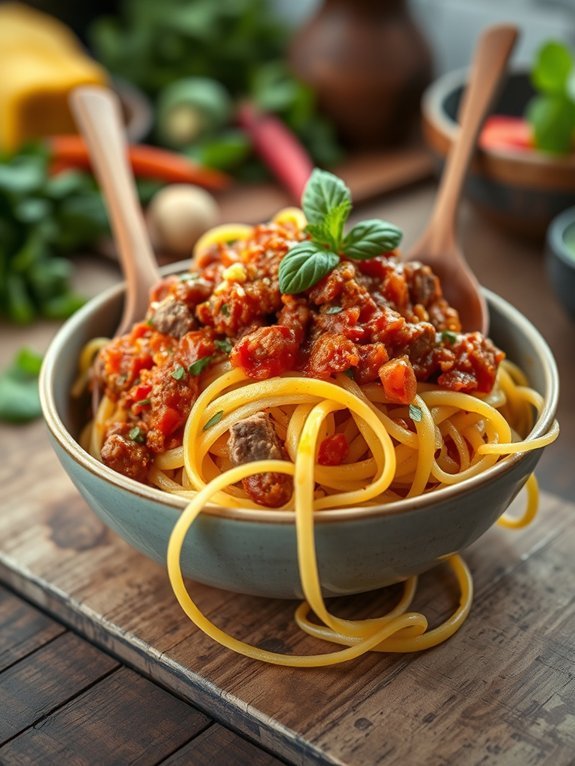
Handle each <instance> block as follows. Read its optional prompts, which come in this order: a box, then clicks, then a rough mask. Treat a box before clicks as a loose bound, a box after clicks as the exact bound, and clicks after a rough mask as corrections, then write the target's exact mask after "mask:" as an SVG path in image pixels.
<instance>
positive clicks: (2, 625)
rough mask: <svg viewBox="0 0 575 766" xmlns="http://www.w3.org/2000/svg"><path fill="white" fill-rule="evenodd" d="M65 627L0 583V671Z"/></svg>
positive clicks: (51, 638)
mask: <svg viewBox="0 0 575 766" xmlns="http://www.w3.org/2000/svg"><path fill="white" fill-rule="evenodd" d="M65 630H66V628H65V627H64V626H63V625H60V624H58V623H57V622H54V620H52V619H51V618H50V617H48V615H47V614H44V613H43V612H40V611H38V609H36V608H35V607H33V606H32V605H31V604H28V603H26V602H25V601H23V600H22V599H21V598H18V597H17V596H15V595H14V594H13V593H10V591H8V590H7V589H6V588H3V587H1V586H0V673H1V672H2V671H3V670H4V669H5V668H7V667H9V666H10V665H12V664H14V663H15V662H17V661H18V660H20V659H22V657H26V655H28V654H30V653H31V652H34V651H36V649H38V648H39V647H41V646H43V645H44V644H46V643H47V642H49V641H52V640H53V639H54V638H56V636H58V635H60V634H61V633H64V631H65Z"/></svg>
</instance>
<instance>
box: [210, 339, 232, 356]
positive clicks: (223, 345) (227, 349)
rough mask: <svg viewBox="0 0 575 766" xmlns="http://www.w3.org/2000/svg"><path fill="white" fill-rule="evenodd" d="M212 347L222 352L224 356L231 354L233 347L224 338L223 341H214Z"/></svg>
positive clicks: (228, 340) (229, 341)
mask: <svg viewBox="0 0 575 766" xmlns="http://www.w3.org/2000/svg"><path fill="white" fill-rule="evenodd" d="M214 346H215V347H216V348H217V349H218V350H219V351H223V352H224V354H231V352H232V349H233V345H232V342H231V340H230V339H229V338H224V339H223V340H219V339H216V340H215V341H214Z"/></svg>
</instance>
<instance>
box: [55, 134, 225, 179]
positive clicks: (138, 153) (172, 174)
mask: <svg viewBox="0 0 575 766" xmlns="http://www.w3.org/2000/svg"><path fill="white" fill-rule="evenodd" d="M47 142H48V146H49V148H50V151H51V155H52V166H51V171H52V173H57V172H60V171H62V170H64V169H67V170H69V169H72V168H76V169H80V170H91V167H92V165H91V161H90V154H89V152H88V148H87V146H86V144H85V143H84V139H83V138H82V137H81V136H76V135H61V136H52V137H51V138H48V139H47ZM128 157H129V159H130V163H131V165H132V169H133V171H134V174H135V175H136V176H137V177H138V178H153V179H155V180H157V181H165V182H166V183H187V184H197V185H198V186H205V187H206V188H207V189H214V190H217V189H225V188H226V187H228V186H229V185H230V184H231V182H232V179H231V177H230V176H228V175H227V174H226V173H222V172H221V171H219V170H213V169H211V168H206V167H202V166H201V165H198V164H197V163H195V162H192V161H191V160H189V159H188V158H187V157H183V156H182V155H180V154H175V153H174V152H169V151H166V150H165V149H158V148H157V147H155V146H147V145H146V144H134V145H131V146H129V147H128Z"/></svg>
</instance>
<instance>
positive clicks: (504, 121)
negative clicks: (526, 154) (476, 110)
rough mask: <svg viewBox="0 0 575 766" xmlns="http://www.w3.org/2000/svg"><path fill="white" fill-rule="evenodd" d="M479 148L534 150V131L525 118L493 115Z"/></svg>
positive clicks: (483, 132)
mask: <svg viewBox="0 0 575 766" xmlns="http://www.w3.org/2000/svg"><path fill="white" fill-rule="evenodd" d="M479 146H480V147H481V148H482V149H485V150H489V149H523V150H525V149H533V146H534V141H533V131H532V130H531V126H530V125H529V123H528V122H527V121H526V120H524V119H523V117H509V116H507V115H502V114H493V115H491V116H490V117H488V118H487V120H486V121H485V125H484V126H483V130H482V131H481V135H480V137H479Z"/></svg>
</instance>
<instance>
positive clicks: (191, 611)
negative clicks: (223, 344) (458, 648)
mask: <svg viewBox="0 0 575 766" xmlns="http://www.w3.org/2000/svg"><path fill="white" fill-rule="evenodd" d="M276 222H279V223H282V222H284V223H285V222H288V223H289V225H293V226H297V227H299V228H300V229H301V228H303V226H304V225H305V219H303V220H302V214H301V211H299V210H298V209H296V208H293V209H289V210H287V211H284V212H283V213H281V214H280V215H279V216H278V217H277V218H276ZM250 231H251V227H243V226H237V227H236V226H232V227H229V226H226V227H222V228H220V229H218V230H214V231H212V232H208V234H207V235H205V237H204V238H203V239H202V241H201V242H200V243H199V250H200V251H201V250H202V249H204V248H209V247H213V246H214V245H217V244H218V243H224V242H226V241H228V240H229V239H230V238H231V237H233V238H235V239H236V240H238V241H240V242H243V241H245V240H248V238H249V236H250ZM104 343H105V341H102V340H101V339H98V340H96V341H93V342H91V343H90V344H89V345H88V346H87V347H86V348H85V349H84V351H83V353H82V357H81V359H80V375H79V379H78V383H77V384H76V386H75V391H76V392H77V391H78V390H79V389H80V388H82V387H83V386H84V385H85V383H86V380H87V379H88V377H89V370H90V367H91V365H92V362H93V359H94V355H95V354H96V353H97V352H98V351H99V349H100V348H102V346H103V344H104ZM542 406H543V400H542V397H541V396H540V395H539V394H538V393H537V392H535V391H534V390H532V389H531V388H529V387H528V385H527V381H526V379H525V376H524V375H523V373H522V372H521V371H520V370H519V369H518V368H517V367H516V366H515V365H514V364H512V363H511V362H509V361H503V362H502V363H501V364H500V366H499V369H498V372H497V378H496V382H495V385H494V387H493V389H492V390H491V391H490V392H489V393H477V392H474V393H462V392H461V391H454V390H443V389H441V388H439V387H438V386H437V385H436V384H433V383H429V382H420V383H419V384H418V385H417V391H416V393H415V396H414V398H413V400H412V402H411V403H410V404H409V406H408V405H406V404H404V403H397V402H394V401H391V400H390V399H389V396H387V395H386V393H385V391H384V390H383V388H382V386H381V385H379V384H378V383H374V382H368V383H364V384H359V383H358V382H356V381H355V380H353V379H351V378H350V377H348V376H347V375H345V374H342V373H339V374H337V375H334V376H333V377H332V378H331V379H329V380H327V379H323V380H322V379H319V378H314V377H307V376H304V375H302V374H301V373H298V372H295V371H289V370H288V371H285V372H283V373H282V374H279V375H275V376H272V377H269V378H268V379H263V380H254V379H252V378H250V377H249V376H248V375H247V374H246V372H245V371H244V370H243V369H241V368H239V367H234V366H232V365H231V364H230V362H228V361H225V360H222V361H218V362H217V363H216V364H213V365H211V366H210V367H209V368H207V369H206V370H205V372H203V373H202V384H201V387H200V390H199V394H198V396H197V398H196V399H195V402H194V403H193V405H192V407H191V410H190V412H189V415H188V417H187V420H186V424H185V429H184V431H183V441H182V444H181V445H177V446H175V447H173V448H170V449H167V450H165V451H163V452H160V453H159V454H157V455H156V456H155V459H154V461H153V464H152V466H151V469H150V471H149V476H148V481H149V483H151V484H152V485H154V486H156V487H158V488H159V489H161V490H163V491H165V492H169V493H174V494H177V495H179V496H181V497H184V498H186V499H188V500H189V504H188V505H187V507H186V509H185V510H184V511H183V513H182V514H181V516H180V518H179V519H178V522H177V523H176V525H175V527H174V530H173V532H172V534H171V537H170V541H169V545H168V553H167V568H168V574H169V578H170V582H171V584H172V588H173V590H174V593H175V595H176V597H177V599H178V601H179V603H180V605H181V606H182V609H183V610H184V611H185V613H186V614H187V615H188V617H189V618H190V619H191V620H193V622H194V623H195V624H196V625H197V626H198V627H199V628H201V629H202V630H203V631H204V632H205V633H207V634H208V635H209V636H211V637H212V638H213V639H215V640H216V641H218V642H220V643H221V644H223V645H224V646H226V647H228V648H229V649H232V650H234V651H236V652H239V653H241V654H244V655H246V656H248V657H252V658H254V659H258V660H262V661H266V662H270V663H274V664H278V665H289V666H295V667H319V666H325V665H332V664H336V663H340V662H345V661H348V660H351V659H353V658H355V657H358V656H360V655H362V654H364V653H365V652H368V651H378V652H410V651H420V650H423V649H427V648H429V647H431V646H435V645H436V644H438V643H441V642H442V641H444V640H446V639H447V638H449V637H450V636H451V635H453V633H455V632H456V631H457V630H458V629H459V628H460V627H461V625H462V624H463V622H464V620H465V618H466V616H467V615H468V613H469V610H470V607H471V602H472V597H473V584H472V580H471V576H470V573H469V570H468V569H467V567H466V565H465V563H464V562H463V560H462V558H461V557H460V556H459V555H452V556H450V557H449V558H448V559H447V563H448V565H449V566H450V568H451V570H452V572H453V574H454V577H455V579H456V581H457V584H458V587H459V594H460V595H459V604H458V606H457V608H456V609H455V611H454V612H453V614H452V615H451V616H450V617H449V618H448V619H447V620H445V621H444V622H443V623H442V624H441V625H439V626H436V627H432V628H429V626H428V622H427V619H426V618H425V617H424V616H423V615H422V614H420V613H418V612H414V611H410V606H411V603H412V600H413V597H414V594H415V591H416V585H417V578H416V577H411V578H409V579H408V580H407V581H406V582H405V583H404V584H403V595H402V596H401V598H400V601H399V602H398V604H397V605H396V606H395V607H394V609H392V610H391V611H390V612H389V613H388V614H386V615H384V616H382V617H376V618H371V619H364V620H355V621H354V620H345V619H342V618H339V617H337V616H335V615H334V614H332V613H331V612H330V611H329V610H328V608H327V606H326V603H325V600H324V598H323V595H322V589H321V583H320V578H319V574H318V564H317V559H316V550H315V542H314V516H315V514H316V513H321V511H322V510H325V509H330V508H355V507H358V506H370V505H380V504H384V503H387V502H391V501H395V500H398V499H405V500H406V503H407V502H408V500H409V498H413V497H418V496H420V495H423V494H427V493H435V492H437V491H440V490H441V489H442V488H443V487H447V486H451V485H453V484H457V483H460V482H462V481H465V480H466V479H469V478H470V477H472V476H475V475H477V474H479V473H482V472H484V471H485V470H487V469H489V468H490V467H491V466H493V465H495V463H497V462H498V461H499V460H501V459H503V458H505V456H508V455H511V454H514V453H517V452H526V451H529V450H533V449H540V448H542V447H544V446H545V445H547V444H549V443H551V442H552V441H553V440H554V439H555V438H556V436H557V433H558V427H557V426H556V425H555V426H554V427H553V428H552V429H551V431H550V432H549V433H548V434H546V435H545V436H541V437H538V438H535V439H529V438H528V434H529V431H530V430H531V427H532V423H533V413H534V411H540V410H541V408H542ZM261 412H263V413H266V414H267V415H268V416H269V417H270V418H271V420H272V422H273V425H274V428H275V431H276V433H277V434H278V435H279V437H280V438H281V441H282V442H283V444H284V445H285V458H284V459H271V458H270V459H264V460H253V461H252V462H247V463H245V464H243V465H234V464H233V463H232V462H231V460H230V456H229V455H228V447H227V436H228V433H229V431H230V429H231V428H232V426H234V424H236V423H238V422H241V421H243V420H244V419H246V418H249V417H252V416H254V415H255V414H257V413H261ZM125 421H126V412H125V410H123V407H122V403H121V400H118V401H114V400H113V399H112V398H110V397H109V396H107V395H104V396H103V397H102V399H101V401H100V402H99V405H98V409H97V412H96V413H95V417H94V420H93V421H92V423H91V424H89V426H88V427H87V428H86V429H85V430H84V432H83V433H82V436H81V443H82V445H83V446H84V447H85V448H86V449H87V450H89V451H90V452H91V453H92V454H93V455H94V456H95V457H97V458H98V459H101V450H102V444H103V440H104V437H105V434H106V431H107V428H108V424H109V423H110V422H114V423H122V422H125ZM338 435H341V438H342V439H345V442H346V443H347V444H348V445H349V450H348V452H347V456H346V457H345V459H344V460H343V462H340V463H339V464H337V465H330V464H321V463H320V462H319V461H318V450H319V448H320V445H321V444H322V443H323V442H324V441H325V440H326V439H330V438H332V439H333V438H334V437H337V436H338ZM526 437H527V438H526ZM263 474H281V475H287V476H289V477H292V478H293V487H294V490H293V495H292V497H291V499H290V500H288V501H287V502H285V503H283V505H282V506H281V507H279V508H278V509H277V512H278V513H293V514H294V518H295V527H296V534H297V555H298V562H299V574H300V579H301V585H302V589H303V593H304V596H305V601H304V602H303V603H302V604H301V605H300V606H299V607H298V608H297V609H296V612H295V621H296V623H297V625H298V626H299V627H300V628H301V629H302V630H303V631H305V632H306V633H308V634H309V635H311V636H313V637H315V638H318V639H322V640H324V641H328V642H331V643H335V644H338V645H343V646H344V647H345V648H343V649H338V650H337V651H333V652H329V653H324V654H315V655H309V656H292V655H285V654H279V653H276V652H271V651H268V650H264V649H261V648H258V647H254V646H250V645H248V644H246V643H244V642H243V641H241V640H239V639H236V638H234V637H232V636H230V635H228V634H227V633H225V632H224V631H222V630H221V629H220V628H218V627H217V626H216V625H214V624H213V623H212V622H210V621H209V620H208V619H207V618H206V617H205V616H204V615H203V614H202V613H201V612H200V611H199V609H198V607H197V606H196V605H195V603H194V601H193V600H192V598H191V597H190V595H189V593H188V591H187V589H186V586H185V583H184V579H183V575H182V570H181V564H180V556H181V550H182V546H183V543H184V539H185V536H186V533H187V531H188V530H189V528H190V526H191V525H192V524H193V522H194V520H195V519H196V518H197V517H198V515H199V514H200V513H201V512H202V509H203V508H204V506H205V505H206V504H207V503H210V502H213V503H217V504H220V505H222V506H225V507H229V508H247V509H249V508H254V507H257V506H254V501H253V499H252V498H251V497H250V495H249V494H248V493H247V492H246V489H245V486H244V484H243V481H244V480H246V479H247V478H248V477H254V476H258V475H263ZM526 488H527V498H528V499H527V507H526V510H525V512H524V514H523V515H522V516H521V517H520V518H512V517H510V516H508V515H507V514H504V515H503V516H502V517H501V519H500V520H499V523H500V524H501V525H502V526H505V527H508V528H518V527H521V526H524V525H525V524H527V523H529V521H531V520H532V518H533V517H534V515H535V513H536V509H537V496H538V492H537V484H536V481H535V478H534V477H533V476H531V477H530V478H529V480H528V482H527V485H526ZM310 612H313V613H314V615H315V616H316V618H317V619H318V620H320V621H321V623H322V624H319V623H318V622H315V621H312V620H311V619H310V618H309V613H310Z"/></svg>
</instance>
